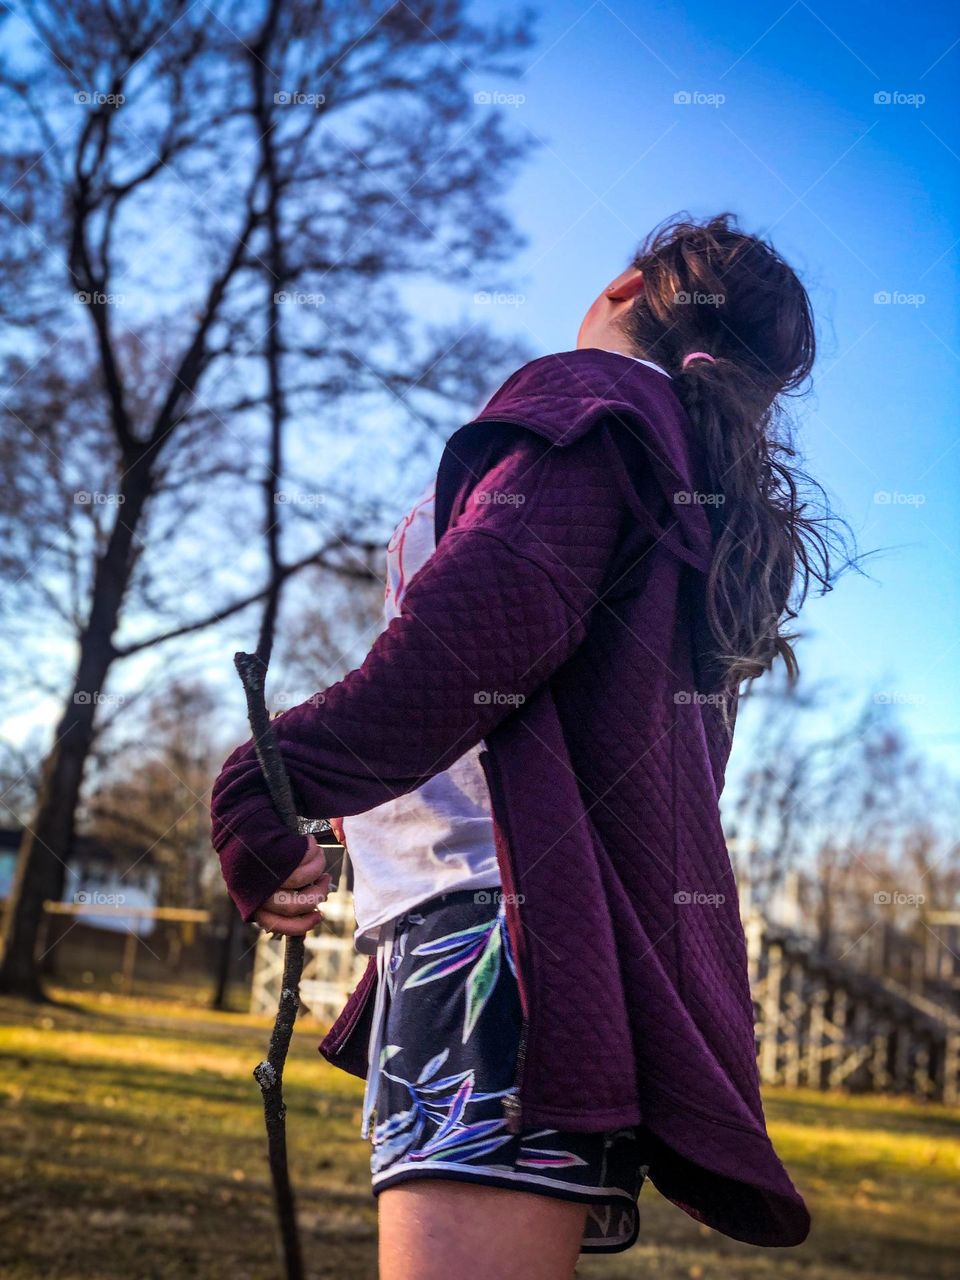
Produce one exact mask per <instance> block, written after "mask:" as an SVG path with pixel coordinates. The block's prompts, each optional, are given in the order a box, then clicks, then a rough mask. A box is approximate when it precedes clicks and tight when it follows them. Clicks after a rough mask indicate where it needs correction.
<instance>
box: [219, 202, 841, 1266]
mask: <svg viewBox="0 0 960 1280" xmlns="http://www.w3.org/2000/svg"><path fill="white" fill-rule="evenodd" d="M813 360H814V328H813V320H812V315H811V308H810V303H809V299H808V297H807V294H806V292H805V290H804V288H803V286H802V285H801V283H800V282H799V280H798V279H797V276H796V275H795V274H794V272H793V271H792V270H791V269H790V267H789V266H787V265H786V264H785V263H784V261H783V260H782V259H781V258H780V257H779V256H778V254H777V253H776V252H775V251H774V250H773V248H772V247H771V246H770V245H769V244H767V243H765V242H764V241H763V240H761V239H759V238H757V237H754V236H751V235H747V234H745V233H744V232H742V231H741V230H739V229H738V227H737V226H736V223H735V220H734V218H733V217H732V215H730V214H723V215H721V216H719V217H716V218H711V219H709V220H705V221H703V222H696V221H691V220H688V219H680V220H674V221H671V222H669V223H667V224H666V225H664V226H662V227H661V228H659V229H658V230H657V231H656V232H654V233H653V234H652V235H651V236H650V237H648V239H647V241H646V242H645V243H644V244H643V245H642V246H641V248H640V250H639V252H638V253H637V255H636V257H635V260H634V261H633V263H632V265H631V266H630V267H629V268H628V269H627V270H625V271H623V272H621V274H620V275H618V276H617V278H616V279H615V280H614V281H613V282H612V284H610V285H609V286H608V287H607V288H606V289H604V291H603V292H602V293H601V294H600V296H599V297H598V298H597V299H596V301H595V302H594V303H593V304H592V305H591V307H590V309H589V311H588V312H587V314H586V316H585V317H584V320H583V323H582V324H581V326H580V332H579V334H578V337H577V347H576V350H574V351H567V352H562V353H559V354H556V355H549V356H545V357H542V358H540V359H538V360H534V361H532V362H531V363H530V364H527V365H525V366H524V367H523V368H521V369H519V370H518V371H517V372H516V373H514V374H513V375H512V376H511V377H510V378H509V379H508V380H507V381H506V383H504V385H503V386H502V387H501V388H500V389H499V391H497V392H496V394H495V395H494V396H493V397H492V399H491V400H490V401H489V403H488V404H487V406H486V407H485V408H484V410H483V411H482V412H481V413H480V414H479V415H478V416H477V417H476V418H475V419H473V420H472V421H471V422H470V423H467V424H466V425H465V426H464V427H461V428H460V429H459V430H458V431H456V432H455V433H454V434H453V435H452V436H451V438H450V440H449V441H448V442H447V445H446V448H445V450H444V453H443V456H442V459H441V462H440V465H439V469H438V472H437V476H436V480H435V482H432V483H431V484H430V485H428V486H427V488H426V489H425V491H424V492H423V494H422V495H421V496H420V498H419V499H418V501H417V502H416V503H415V504H414V506H413V507H412V509H411V510H410V511H409V513H408V514H407V515H406V516H405V517H404V519H403V520H402V521H401V523H400V525H399V526H398V527H397V530H396V532H395V534H394V536H393V538H392V539H391V542H390V546H389V549H388V555H387V592H386V606H385V614H386V620H387V626H386V629H385V630H384V631H383V632H382V633H381V634H380V636H379V637H378V638H377V640H376V642H375V643H374V645H373V647H372V648H371V650H370V653H369V654H368V655H367V657H366V659H365V660H364V662H363V664H362V665H361V666H360V667H358V668H357V669H356V670H354V671H351V672H350V673H349V674H348V675H347V676H346V677H345V678H344V679H343V680H341V681H339V682H338V683H336V684H334V685H333V686H331V687H330V688H328V689H326V690H325V691H324V692H323V693H322V694H321V695H319V696H314V697H313V698H311V699H309V700H308V702H307V703H304V704H303V705H302V706H300V707H296V708H293V709H292V710H290V711H287V712H285V713H284V714H283V715H282V716H280V717H278V718H277V719H276V720H275V721H274V724H275V727H276V729H277V732H278V735H279V739H280V743H281V749H282V752H283V757H284V760H285V763H286V765H287V768H288V770H289V773H290V777H291V781H292V785H293V787H294V790H295V792H296V795H297V799H298V802H299V812H301V813H302V814H304V815H309V816H327V815H329V814H339V815H346V816H345V817H344V818H342V833H343V836H344V839H345V842H346V845H347V847H348V850H349V852H350V855H351V858H352V863H353V867H354V875H355V898H356V912H357V941H358V945H359V946H360V948H361V949H362V950H367V951H369V952H370V961H369V964H368V967H367V971H366V973H365V975H364V978H363V980H362V981H361V983H360V985H359V986H358V988H357V990H356V991H355V992H354V993H353V995H352V996H351V998H350V1000H349V1002H348V1004H347V1006H346V1008H345V1009H344V1011H343V1013H342V1014H341V1016H340V1018H339V1019H338V1020H337V1022H336V1023H335V1025H334V1027H333V1028H332V1029H331V1031H330V1033H329V1034H328V1035H327V1037H326V1038H325V1039H324V1041H323V1044H322V1045H321V1052H322V1053H323V1054H324V1055H325V1056H326V1057H327V1058H328V1059H329V1060H330V1061H331V1062H334V1063H336V1064H337V1065H339V1066H341V1067H343V1068H344V1069H345V1070H347V1071H351V1072H353V1073H355V1074H357V1075H359V1076H362V1077H366V1081H367V1084H366V1096H365V1101H364V1121H363V1131H364V1133H365V1134H366V1135H367V1136H369V1137H370V1138H371V1139H372V1144H373V1147H372V1159H371V1166H372V1176H373V1191H374V1193H375V1194H376V1195H377V1196H378V1205H379V1215H380V1258H381V1262H380V1266H381V1272H380V1274H381V1277H382V1280H413V1278H414V1277H415V1278H416V1280H433V1278H436V1280H440V1278H441V1277H444V1278H445V1277H447V1276H450V1275H456V1276H458V1277H462V1278H463V1280H471V1278H472V1277H476V1278H477V1280H480V1278H481V1277H482V1278H483V1280H493V1278H497V1280H508V1278H511V1277H523V1280H564V1278H566V1277H569V1276H571V1275H572V1274H573V1271H574V1267H575V1264H576V1259H577V1257H578V1255H579V1253H580V1252H581V1251H582V1250H594V1251H615V1250H619V1249H624V1248H627V1247H629V1246H630V1245H631V1244H632V1243H633V1242H634V1240H635V1239H636V1237H637V1231H638V1217H637V1203H636V1202H637V1196H638V1193H639V1191H640V1187H641V1185H642V1183H643V1181H644V1180H645V1178H646V1177H649V1178H650V1179H651V1181H653V1183H654V1184H655V1185H656V1186H657V1187H658V1188H659V1190H660V1191H661V1192H662V1193H663V1194H664V1195H666V1196H668V1197H669V1198H670V1199H672V1200H674V1201H675V1202H676V1203H677V1204H678V1205H680V1206H681V1207H682V1208H683V1209H685V1210H686V1212H688V1213H690V1214H691V1215H693V1216H694V1217H696V1218H697V1219H699V1220H700V1221H702V1222H705V1223H707V1224H709V1225H711V1226H713V1227H715V1228H717V1229H718V1230H720V1231H723V1232H726V1233H727V1234H729V1235H731V1236H734V1237H736V1238H738V1239H742V1240H747V1241H751V1242H753V1243H756V1244H762V1245H792V1244H797V1243H799V1242H800V1241H802V1240H803V1239H804V1237H805V1236H806V1234H807V1231H808V1228H809V1218H808V1215H807V1211H806V1208H805V1206H804V1204H803V1201H802V1199H801V1197H800V1196H799V1194H798V1193H797V1191H796V1190H795V1188H794V1187H793V1185H792V1183H791V1182H790V1179H789V1177H788V1175H787V1173H786V1171H785V1170H784V1168H783V1166H782V1164H781V1163H780V1161H779V1159H778V1158H777V1156H776V1154H775V1152H774V1150H773V1148H772V1146H771V1144H770V1140H769V1138H768V1136H767V1133H766V1128H765V1123H764V1116H763V1110H762V1106H761V1102H760V1095H759V1084H758V1077H757V1069H756V1062H755V1054H754V1029H753V1017H752V1013H753V1010H752V1005H751V999H750V992H749V989H748V984H747V976H746V958H745V948H744V940H743V932H742V928H741V923H740V916H739V910H738V905H737V894H736V886H735V884H734V881H733V876H732V871H731V867H730V862H729V859H728V856H727V851H726V847H725V843H724V838H723V833H722V830H721V825H720V818H719V796H720V792H721V790H722V787H723V775H724V768H725V765H726V761H727V757H728V754H729V751H730V744H731V738H732V732H733V724H734V720H735V715H736V705H737V698H738V693H739V689H740V686H741V684H742V683H743V681H744V680H747V679H752V678H754V677H756V676H758V675H760V674H762V673H763V672H764V671H766V670H767V669H769V667H770V666H771V664H772V662H773V661H774V659H775V658H776V657H778V656H779V657H781V658H782V659H783V660H784V661H785V663H786V664H787V667H788V669H789V670H790V672H791V675H793V674H794V673H795V671H796V663H795V658H794V654H793V650H792V648H791V644H790V637H789V636H787V635H785V634H784V632H783V622H784V619H785V618H786V619H789V618H791V617H793V616H795V613H796V609H797V608H798V607H799V604H800V603H801V602H802V600H803V597H804V595H805V593H806V590H807V588H808V586H809V585H810V582H811V580H816V581H818V582H819V583H820V584H821V585H822V586H824V587H826V586H827V585H828V583H829V578H830V565H829V556H828V538H827V527H826V525H825V524H818V523H817V521H816V520H814V519H813V518H812V517H811V516H810V515H809V514H808V507H807V506H806V505H805V504H804V503H803V502H802V501H801V498H800V496H799V491H798V483H797V473H796V471H795V469H794V467H793V466H792V452H791V450H790V448H789V445H788V443H787V442H786V440H785V439H784V433H783V429H782V413H781V405H782V397H783V396H784V395H785V394H786V393H788V392H790V391H792V390H794V389H796V388H798V387H799V386H800V385H801V384H802V383H803V382H804V380H805V379H806V378H807V376H808V374H809V373H810V371H811V367H812V365H813ZM212 814H213V836H214V845H215V847H216V849H217V851H218V853H219V854H220V857H221V863H222V867H223V872H224V877H225V879H226V882H227V885H228V887H229V889H230V892H231V894H232V895H233V898H234V900H235V902H236V903H237V906H238V907H239V909H240V911H241V913H242V915H243V917H244V919H245V920H248V921H249V920H256V921H257V922H258V923H259V924H261V925H262V926H263V927H264V928H268V929H272V930H274V931H276V932H280V933H284V934H298V933H305V932H307V931H309V930H310V929H312V928H313V927H314V926H315V924H316V922H317V915H316V912H317V910H318V909H319V904H320V903H322V901H323V900H324V898H325V896H326V892H327V890H328V888H329V879H328V878H327V877H326V876H325V873H324V862H323V854H322V852H321V851H320V850H319V848H318V847H317V845H316V844H315V842H314V841H313V840H312V839H307V838H305V837H297V836H292V835H290V834H289V833H288V832H287V831H286V830H285V829H284V828H283V827H282V825H281V824H280V822H279V820H278V819H277V816H276V814H275V813H274V812H273V809H272V807H271V805H270V802H269V799H268V798H267V796H266V793H265V790H264V787H263V783H262V780H261V778H260V774H259V767H258V765H257V761H256V758H255V755H254V752H253V748H252V743H249V742H248V743H244V744H243V745H242V746H241V747H239V748H237V750H236V751H235V752H234V753H233V754H232V755H231V756H230V757H229V759H228V760H227V762H226V764H225V766H224V769H223V771H222V773H221V775H220V777H219V778H218V780H217V783H216V786H215V788H214V792H213V802H212Z"/></svg>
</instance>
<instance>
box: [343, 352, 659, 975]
mask: <svg viewBox="0 0 960 1280" xmlns="http://www.w3.org/2000/svg"><path fill="white" fill-rule="evenodd" d="M604 350H606V348H604ZM613 354H615V355H624V356H625V358H626V359H628V360H637V359H639V357H637V356H626V354H625V353H624V352H622V351H618V352H614V353H613ZM640 363H641V364H647V365H650V367H651V368H653V369H657V370H658V371H659V372H660V373H663V374H665V375H666V376H667V377H669V376H670V375H669V374H668V373H667V371H666V370H665V369H662V368H661V367H660V365H657V364H654V363H653V362H652V361H650V360H640ZM435 491H436V481H435V480H431V482H430V483H429V484H428V485H427V487H426V488H425V489H424V491H423V492H422V493H421V495H420V497H419V498H418V499H417V500H416V502H415V503H414V504H413V506H412V507H411V508H410V510H409V511H408V512H407V514H406V515H405V516H404V517H403V519H402V520H401V521H400V523H399V524H398V525H397V527H396V529H394V531H393V535H392V536H391V538H390V541H389V543H388V544H387V565H386V591H385V595H384V604H383V614H384V621H385V623H389V621H390V619H391V618H393V617H396V616H397V614H399V612H400V603H401V601H402V599H403V594H404V591H405V590H406V586H407V583H408V582H409V581H410V579H411V578H412V577H413V575H414V574H415V573H416V572H417V570H418V569H419V568H420V567H421V566H422V565H423V564H424V563H425V561H426V560H428V559H429V558H430V556H431V555H432V554H433V552H434V550H435V549H436V541H435V536H434V497H435ZM483 745H484V744H483V743H482V742H480V743H478V744H477V745H476V746H474V747H471V748H470V750H469V751H466V752H465V753H464V754H463V755H462V756H461V757H460V758H459V760H457V761H455V762H454V764H452V765H451V766H450V768H449V769H446V770H444V771H443V772H442V773H437V774H435V775H434V776H433V777H432V778H430V779H429V780H428V781H427V782H425V783H424V784H423V786H422V787H418V788H417V790H416V791H410V792H408V793H407V795H404V796H398V797H397V798H396V799H395V800H388V801H387V802H386V803H385V804H381V805H377V807H376V808H375V809H368V810H367V812H366V813H358V814H354V815H352V816H349V817H346V818H344V819H343V834H344V839H345V840H346V844H347V850H348V852H349V855H350V861H351V863H352V865H353V898H354V910H355V912H356V917H357V928H356V933H355V935H354V936H355V940H356V943H357V946H358V948H359V949H360V950H362V951H366V950H372V949H373V944H374V943H375V941H376V939H377V936H378V934H379V930H380V926H381V925H382V924H385V923H386V921H388V920H392V919H393V918H394V917H395V916H398V915H400V914H401V913H402V912H404V911H409V910H411V909H412V908H413V907H415V906H418V905H419V904H420V903H421V902H426V901H427V899H428V898H434V897H436V896H437V894H440V893H449V892H451V891H453V890H455V889H486V888H494V887H496V886H498V885H499V884H500V869H499V866H498V864H497V855H496V848H495V845H494V840H493V819H492V817H491V812H490V793H489V790H488V788H487V780H486V777H485V776H484V773H483V769H482V768H481V766H480V759H479V757H480V751H481V750H482V749H483Z"/></svg>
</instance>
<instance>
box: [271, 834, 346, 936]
mask: <svg viewBox="0 0 960 1280" xmlns="http://www.w3.org/2000/svg"><path fill="white" fill-rule="evenodd" d="M306 839H307V852H306V853H305V854H304V857H303V861H302V862H301V863H300V865H299V866H298V867H297V868H296V870H295V871H294V872H292V874H291V875H290V876H288V878H287V879H286V880H285V881H284V882H283V884H282V885H281V886H280V888H279V889H277V891H276V892H275V893H273V894H271V896H270V897H269V898H267V900H266V902H264V903H263V905H262V906H261V908H260V910H259V911H258V912H257V914H256V915H255V916H254V921H255V922H256V923H257V924H258V925H260V927H261V928H262V929H266V930H268V931H269V932H270V933H274V934H278V933H279V934H283V935H284V936H286V937H297V936H302V935H303V934H305V933H309V932H310V930H311V929H316V928H317V926H318V925H319V924H320V921H321V920H322V919H323V916H322V914H321V913H320V909H319V904H320V903H321V902H326V900H327V894H328V893H329V892H330V876H329V875H327V873H326V870H325V868H326V865H327V860H326V857H325V855H324V852H323V849H322V848H321V847H320V845H318V844H317V841H316V838H315V837H314V836H307V837H306Z"/></svg>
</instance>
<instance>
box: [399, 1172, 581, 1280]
mask: <svg viewBox="0 0 960 1280" xmlns="http://www.w3.org/2000/svg"><path fill="white" fill-rule="evenodd" d="M377 1206H378V1214H379V1220H380V1280H450V1277H452V1276H455V1277H457V1280H571V1277H572V1276H573V1274H574V1268H575V1267H576V1264H577V1257H578V1255H579V1253H580V1241H581V1239H582V1236H583V1228H584V1223H585V1221H586V1216H587V1206H586V1205H585V1204H577V1203H576V1202H575V1201H572V1200H559V1199H556V1198H555V1197H553V1196H541V1195H536V1194H532V1193H531V1192H529V1191H509V1190H506V1189H505V1188H503V1187H488V1186H482V1185H478V1184H477V1183H467V1182H453V1181H447V1180H445V1179H442V1178H415V1179H411V1181H409V1182H405V1183H401V1184H400V1185H399V1186H396V1187H389V1188H387V1190H385V1191H381V1192H380V1195H379V1196H378V1197H377Z"/></svg>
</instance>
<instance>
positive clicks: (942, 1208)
mask: <svg viewBox="0 0 960 1280" xmlns="http://www.w3.org/2000/svg"><path fill="white" fill-rule="evenodd" d="M59 996H60V998H61V999H62V1000H63V1001H64V1002H65V1003H64V1004H62V1005H59V1006H56V1007H50V1008H43V1009H36V1008H34V1007H31V1006H27V1005H24V1004H21V1003H19V1002H15V1001H4V1002H0V1022H2V1024H3V1025H2V1027H0V1058H2V1070H0V1098H2V1110H0V1176H2V1178H3V1185H4V1191H5V1194H4V1196H3V1198H2V1208H0V1275H2V1276H3V1277H4V1280H38V1278H39V1277H51V1278H56V1280H78V1278H79V1277H84V1280H89V1278H90V1277H96V1280H167V1278H168V1277H170V1278H171V1280H172V1278H173V1277H176V1280H190V1278H191V1277H197V1278H199V1280H221V1278H223V1280H272V1278H273V1277H276V1276H278V1274H279V1271H278V1268H277V1265H276V1261H275V1255H274V1236H273V1221H272V1215H271V1204H270V1189H269V1185H268V1181H267V1174H266V1162H265V1159H264V1151H263V1146H264V1143H263V1137H262V1132H261V1126H262V1118H261V1111H260V1102H259V1092H258V1090H257V1087H256V1085H255V1084H254V1082H253V1079H252V1076H251V1071H252V1068H253V1067H254V1065H255V1064H256V1062H257V1061H258V1059H259V1058H260V1056H262V1052H263V1048H264V1045H265V1043H266V1036H267V1024H266V1022H265V1021H264V1020H263V1019H255V1018H250V1017H247V1016H243V1015H240V1014H225V1015H214V1014H211V1013H209V1012H207V1011H205V1010H204V1009H202V1008H200V1007H191V1006H190V1005H188V1004H185V1003H182V1002H181V1003H178V1002H176V1001H169V1002H165V1003H161V1002H158V1001H151V1000H145V999H138V1000H136V1001H132V1000H123V999H120V998H117V997H111V996H96V995H92V994H89V993H83V994H76V993H72V992H71V993H67V992H60V993H59ZM317 1038H318V1037H317V1034H316V1032H315V1031H311V1030H309V1029H307V1028H304V1029H302V1030H301V1031H300V1032H299V1033H298V1035H297V1037H296V1039H295V1043H294V1047H293V1050H292V1052H291V1059H290V1062H289V1064H288V1070H287V1095H288V1106H289V1118H288V1129H289V1133H290V1142H291V1153H292V1154H291V1159H292V1166H293V1170H294V1178H295V1184H296V1187H297V1191H298V1195H299V1206H300V1217H301V1222H302V1224H303V1229H304V1237H305V1241H306V1252H307V1256H308V1259H309V1274H310V1275H311V1277H317V1278H319V1277H336V1278H337V1280H367V1278H368V1277H369V1278H370V1280H373V1278H374V1277H375V1273H376V1268H375V1250H376V1217H375V1202H374V1200H373V1198H372V1196H371V1195H370V1190H369V1182H368V1172H367V1147H366V1145H365V1144H364V1143H363V1142H362V1141H360V1139H359V1138H358V1137H357V1132H358V1127H359V1108H360V1093H361V1087H360V1085H359V1082H358V1081H355V1080H353V1079H351V1078H350V1077H348V1076H345V1075H343V1074H342V1073H341V1072H338V1071H334V1070H333V1069H331V1068H330V1067H328V1066H327V1064H326V1063H324V1062H323V1061H322V1059H320V1058H319V1056H318V1055H317V1052H316V1042H317ZM767 1111H768V1117H769V1120H770V1123H771V1131H772V1133H773V1136H774V1139H775V1141H776V1143H777V1146H778V1148H779V1150H780V1153H781V1155H782V1156H783V1158H784V1160H785V1162H786V1163H787V1165H788V1167H789V1168H790V1170H791V1172H792V1173H793V1175H794V1177H795V1178H796V1180H797V1182H798V1185H799V1186H800V1187H801V1188H802V1190H803V1191H804V1193H805V1195H806V1196H807V1198H808V1201H809V1203H810V1206H811V1210H812V1212H813V1215H814V1223H815V1225H814V1230H813V1232H812V1234H811V1237H810V1239H809V1240H808V1241H807V1242H806V1244H804V1245H803V1246H802V1247H801V1248H799V1249H794V1250H785V1251H780V1250H764V1249H755V1248H751V1247H750V1246H746V1245H740V1244H737V1243H735V1242H733V1241H730V1240H727V1239H726V1238H725V1237H722V1236H719V1235H717V1234H716V1233H714V1232H711V1231H708V1230H707V1229H705V1228H702V1227H699V1226H698V1225H697V1224H696V1223H694V1222H693V1221H691V1220H690V1219H689V1218H687V1217H686V1216H685V1215H684V1214H682V1213H680V1212H679V1211H678V1210H677V1209H675V1208H674V1207H673V1206H672V1205H670V1204H668V1203H667V1202H665V1201H664V1200H662V1199H661V1198H660V1197H659V1196H658V1195H657V1194H656V1192H654V1191H653V1189H652V1188H646V1189H645V1190H644V1192H643V1195H642V1197H641V1209H642V1214H643V1230H642V1234H641V1243H640V1244H638V1245H637V1246H636V1247H635V1248H634V1249H632V1250H631V1251H630V1252H628V1253H626V1254H622V1255H618V1256H614V1257H603V1258H591V1259H585V1260H584V1261H583V1262H582V1264H581V1267H580V1272H581V1274H582V1275H583V1276H584V1277H592V1278H594V1280H599V1277H604V1278H605V1280H627V1277H630V1278H631V1280H632V1278H634V1277H635V1278H637V1280H639V1277H644V1278H645V1280H646V1278H647V1277H656V1278H657V1280H680V1278H681V1277H686V1278H688V1280H698V1278H701V1280H709V1278H711V1277H723V1278H724V1280H753V1277H757V1278H759V1280H770V1278H771V1277H773V1276H774V1275H777V1276H778V1277H781V1278H782V1280H793V1278H794V1277H797V1278H799V1277H803V1278H804V1280H828V1278H829V1280H853V1277H857V1278H858V1280H870V1278H871V1277H876V1278H877V1280H881V1278H883V1280H922V1278H925V1277H930V1278H933V1277H938V1278H943V1280H946V1277H948V1276H949V1277H952V1276H955V1275H956V1274H958V1264H957V1258H958V1250H960V1112H958V1111H955V1110H954V1111H951V1110H948V1109H946V1108H943V1107H935V1106H918V1105H914V1104H910V1103H904V1102H902V1101H900V1100H896V1099H885V1098H869V1099H862V1098H860V1099H850V1098H844V1097H841V1096H833V1095H830V1096H825V1095H822V1094H812V1093H785V1092H784V1093H778V1092H773V1093H771V1094H770V1095H769V1096H768V1099H767Z"/></svg>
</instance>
